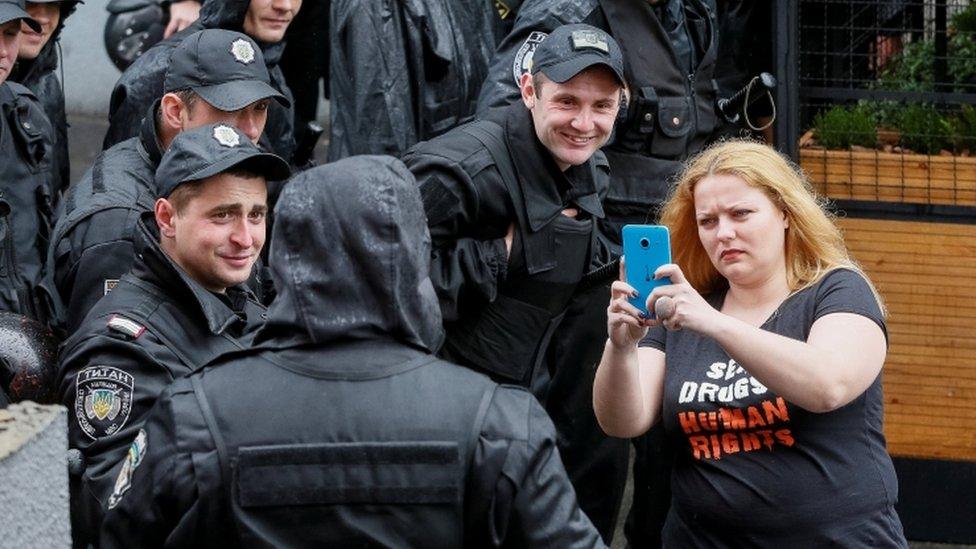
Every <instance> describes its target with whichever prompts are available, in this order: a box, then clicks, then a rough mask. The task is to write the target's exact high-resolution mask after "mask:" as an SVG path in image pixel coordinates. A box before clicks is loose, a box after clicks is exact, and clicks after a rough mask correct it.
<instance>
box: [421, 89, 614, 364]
mask: <svg viewBox="0 0 976 549" xmlns="http://www.w3.org/2000/svg"><path fill="white" fill-rule="evenodd" d="M489 118H490V119H491V120H493V121H497V122H498V124H492V123H487V124H486V121H484V120H481V121H478V122H475V123H473V125H476V126H479V127H481V128H483V129H485V130H487V131H488V132H489V133H492V134H493V137H492V138H493V139H497V142H499V143H501V146H502V147H503V149H504V150H503V151H500V152H501V153H503V154H505V155H507V156H508V157H509V158H510V161H509V162H508V164H509V165H510V166H511V167H513V168H514V171H513V172H510V174H509V176H506V174H505V172H506V169H505V168H504V166H500V165H499V163H498V162H497V161H496V160H495V158H494V157H493V156H492V154H491V151H490V150H489V148H488V147H486V145H485V142H484V141H482V140H481V139H485V137H482V138H480V139H479V137H477V136H479V135H482V134H481V133H477V134H476V133H471V131H470V128H471V126H462V127H460V128H457V129H454V130H452V131H451V132H449V133H447V134H445V135H443V136H441V137H438V138H435V139H433V140H431V141H428V142H424V143H420V144H418V145H417V146H416V147H414V148H413V149H411V150H410V151H408V153H407V154H406V155H404V162H405V163H406V164H407V166H409V167H410V170H411V171H412V172H413V173H414V175H415V176H416V178H417V183H418V185H419V186H420V192H421V195H422V196H423V200H424V208H425V210H426V212H427V218H428V224H429V226H430V233H431V239H432V240H433V246H434V251H433V256H432V263H431V280H432V281H433V283H434V287H435V288H436V289H437V294H438V297H439V298H440V304H441V312H442V314H443V316H444V321H445V324H446V325H447V326H448V341H449V345H452V344H454V343H455V340H456V339H457V338H458V337H459V336H460V333H461V332H462V331H464V332H466V333H471V334H474V333H475V332H477V333H481V334H482V336H484V337H487V338H494V339H499V340H501V339H506V338H504V337H503V336H502V335H501V333H502V332H506V333H507V332H512V335H513V336H515V335H516V333H518V332H521V333H520V334H519V335H524V336H525V338H527V339H531V340H532V341H525V342H524V343H525V344H526V345H524V346H522V345H520V347H525V348H526V353H527V354H526V360H529V361H531V360H532V358H533V357H532V356H528V355H529V354H532V352H533V351H535V350H536V349H535V347H534V346H535V345H536V344H537V343H538V341H537V340H538V339H539V337H540V334H536V333H531V334H530V333H528V332H532V330H531V328H530V327H529V326H528V325H527V323H535V322H536V320H539V321H540V324H541V323H543V322H548V320H549V319H550V316H551V315H549V314H542V315H540V318H539V319H535V318H530V317H532V316H533V314H532V313H531V312H530V311H528V310H523V313H524V315H521V314H520V316H519V317H518V318H516V317H513V316H512V312H511V311H509V312H506V313H504V315H503V316H505V317H506V318H499V319H495V320H496V321H497V325H496V323H495V322H492V326H493V327H489V326H481V328H473V329H471V330H468V329H467V328H464V329H463V330H462V329H461V328H460V327H459V326H460V325H459V324H458V323H464V324H465V325H467V324H468V323H467V321H468V320H470V319H473V318H475V317H478V316H482V315H483V313H484V312H485V306H486V305H487V304H489V303H493V302H496V301H498V300H499V296H500V295H501V294H502V293H505V292H504V291H503V290H504V285H505V282H506V281H512V279H514V277H515V273H510V272H509V271H510V270H512V271H515V270H517V271H518V272H519V273H520V274H522V275H526V276H527V277H528V278H531V277H540V276H542V277H544V276H545V273H551V272H552V271H554V270H556V269H557V264H559V262H560V259H561V256H562V255H563V254H564V253H565V252H566V251H567V250H565V249H560V248H559V246H557V236H556V235H557V224H558V222H559V221H562V220H561V219H560V216H561V212H562V210H563V209H564V208H568V207H576V208H577V209H579V210H580V212H581V215H580V218H584V217H589V218H595V219H599V218H602V217H603V215H604V214H603V208H602V206H601V204H600V200H601V198H602V197H603V196H605V195H606V192H607V188H608V179H609V169H608V167H607V162H606V158H605V157H604V156H603V154H602V153H601V152H597V153H595V154H594V155H593V157H592V158H591V159H590V160H589V161H588V162H587V163H585V164H583V165H580V166H574V167H571V168H570V169H569V170H567V172H566V175H564V174H563V173H560V172H559V170H558V169H557V168H556V165H555V162H554V161H553V160H552V157H551V153H549V152H548V150H546V149H545V147H544V146H543V145H542V144H541V143H539V141H538V139H537V138H536V136H535V131H534V129H533V125H532V118H531V114H530V113H529V112H528V110H527V109H526V108H525V106H524V105H522V104H521V103H518V104H515V105H512V106H510V107H508V108H506V109H503V110H499V111H495V112H493V113H490V117H489ZM567 176H569V177H567ZM513 179H514V180H513ZM512 223H514V224H515V233H516V236H515V239H514V244H513V246H512V251H511V257H510V258H509V254H508V252H507V251H506V247H505V242H504V237H505V234H506V232H507V230H508V228H509V226H510V225H511V224H512ZM587 232H588V237H587V238H586V239H585V240H586V242H584V243H583V244H582V246H583V248H584V250H583V253H584V254H587V253H588V254H589V256H590V259H589V261H586V264H580V265H579V267H578V272H577V273H576V274H575V277H576V278H575V281H578V280H579V277H581V276H582V274H583V273H584V272H585V270H586V267H593V266H596V265H598V264H600V263H601V262H602V261H604V260H606V259H607V252H606V251H605V247H604V246H603V239H602V238H597V230H596V228H595V227H593V228H591V229H590V230H588V231H587ZM573 276H574V275H570V278H572V277H573ZM523 278H525V277H523ZM575 281H572V280H570V281H569V282H575ZM563 282H565V281H563ZM516 285H519V284H516ZM521 286H523V287H524V286H525V284H521ZM511 290H512V293H521V291H520V288H515V287H513V288H511ZM540 295H541V294H540ZM522 297H523V298H524V297H526V296H522ZM520 301H525V299H520ZM542 308H547V307H545V306H543V307H542ZM536 309H537V308H536ZM550 312H553V313H557V312H558V311H550ZM515 314H519V313H515ZM543 316H544V317H545V318H542V317H543ZM520 320H523V321H525V322H524V323H522V322H520ZM486 330H487V331H491V332H492V333H484V332H485V331H486ZM526 331H528V332H526ZM484 337H482V338H481V340H484ZM493 346H494V347H496V348H497V349H498V350H499V352H500V353H501V354H506V353H507V356H508V357H510V358H509V360H510V361H511V362H518V361H515V360H514V359H513V358H511V357H512V356H513V355H512V353H513V352H514V349H513V346H514V343H513V341H512V339H511V338H509V339H508V340H507V341H503V342H500V343H499V344H498V345H493ZM528 347H533V348H532V349H528ZM503 349H507V351H502V350H503ZM462 354H465V355H466V356H465V357H464V362H466V363H467V362H468V361H470V362H471V363H472V364H470V365H473V366H477V367H479V368H481V369H484V370H488V371H491V372H496V373H503V372H502V371H501V370H504V369H505V368H504V366H506V364H503V363H505V362H506V361H500V363H499V362H497V361H495V360H494V359H493V358H490V356H489V355H495V354H496V353H493V352H488V351H487V350H486V351H485V352H484V353H475V352H473V351H472V350H471V349H470V348H469V349H468V352H467V353H462ZM476 355H477V356H476ZM452 357H454V359H455V360H462V357H458V356H455V355H452ZM496 366H497V367H496ZM531 367H532V366H530V365H528V364H523V365H521V366H520V367H519V368H517V369H516V370H515V371H509V372H507V373H505V375H504V376H503V378H504V379H508V380H510V381H517V382H523V381H525V379H524V377H523V376H524V374H526V368H531Z"/></svg>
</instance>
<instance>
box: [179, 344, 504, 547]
mask: <svg viewBox="0 0 976 549" xmlns="http://www.w3.org/2000/svg"><path fill="white" fill-rule="evenodd" d="M353 345H355V346H358V348H354V349H353V350H351V351H341V352H343V353H346V352H348V354H345V358H344V359H343V361H344V362H346V363H358V364H357V365H358V366H360V367H358V368H354V367H348V368H347V369H344V370H343V371H342V372H335V371H331V372H330V371H324V370H326V369H327V368H328V365H329V360H330V357H334V356H336V355H335V353H334V352H333V351H331V350H330V351H324V350H323V351H316V350H314V349H307V350H300V351H299V350H293V351H263V352H258V353H250V354H249V355H242V356H246V358H241V359H240V360H239V361H234V362H233V363H228V364H225V365H222V366H218V367H216V368H214V369H212V370H208V371H207V372H206V373H205V374H204V375H203V376H202V378H203V379H202V380H201V376H199V375H197V376H193V377H191V380H192V382H193V388H194V392H195V393H196V396H197V400H198V402H200V405H201V409H202V411H203V418H202V419H203V420H204V421H205V422H206V426H203V429H201V430H197V429H195V428H190V429H188V430H187V431H188V432H189V431H192V432H193V433H195V434H197V435H199V436H200V437H202V438H201V439H200V440H199V441H189V442H188V446H189V447H190V448H193V447H194V446H198V445H199V447H201V448H208V447H210V446H211V444H215V445H216V447H217V454H218V457H219V460H220V471H221V473H220V474H221V477H222V481H223V488H222V489H223V490H224V491H223V492H222V496H220V497H222V498H224V501H225V502H226V501H230V502H231V509H230V510H229V514H230V515H232V518H231V520H232V521H233V522H234V523H235V524H236V526H237V531H238V532H239V534H240V536H241V539H240V542H241V543H242V544H243V545H244V546H264V545H269V546H279V547H298V546H307V545H309V544H310V543H311V544H321V545H322V546H335V545H340V546H343V547H347V546H348V547H352V546H356V547H365V546H376V545H378V544H381V545H385V546H390V547H462V546H464V544H465V541H464V496H465V483H466V479H467V478H468V477H469V475H470V474H472V472H471V470H470V464H471V463H472V459H473V452H474V449H475V447H476V445H477V442H478V439H479V436H480V432H481V428H482V425H481V424H482V423H483V422H484V417H485V414H486V412H487V409H488V406H489V404H490V402H491V397H492V395H493V394H494V390H495V387H496V385H494V384H493V383H491V382H490V381H488V379H487V378H484V377H481V376H476V375H474V374H472V373H471V372H469V371H467V370H465V369H464V368H460V367H458V366H456V365H453V364H450V363H446V362H443V361H441V360H439V359H437V358H435V357H433V356H431V355H427V354H424V353H420V352H414V351H408V353H409V356H410V357H411V358H410V359H408V360H407V361H406V362H402V363H397V362H396V361H393V362H392V363H389V364H383V362H384V361H383V357H384V356H385V355H386V353H387V351H385V350H382V349H377V348H375V347H371V346H368V345H364V344H361V343H360V344H353ZM316 361H318V363H321V364H322V365H323V366H322V367H321V368H319V367H317V366H316ZM377 363H379V365H377ZM241 376H243V377H241ZM240 379H246V380H247V383H241V382H240ZM186 421H193V422H194V423H199V422H200V419H195V420H194V419H193V418H189V419H187V420H186ZM216 425H219V426H221V428H220V429H219V430H217V429H214V426H216ZM211 436H213V443H211V442H210V437H211ZM203 480H204V481H205V482H210V481H216V480H219V479H210V480H207V479H203ZM201 490H202V491H204V490H206V487H201ZM380 542H382V543H380Z"/></svg>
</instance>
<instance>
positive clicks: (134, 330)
mask: <svg viewBox="0 0 976 549" xmlns="http://www.w3.org/2000/svg"><path fill="white" fill-rule="evenodd" d="M108 327H109V328H110V329H112V330H115V331H116V332H121V333H123V334H125V335H127V336H129V337H131V338H132V339H138V338H139V336H141V335H142V334H143V333H145V331H146V327H145V326H143V325H141V324H138V323H136V322H134V321H132V320H129V319H128V318H125V317H124V316H119V315H112V318H110V319H108Z"/></svg>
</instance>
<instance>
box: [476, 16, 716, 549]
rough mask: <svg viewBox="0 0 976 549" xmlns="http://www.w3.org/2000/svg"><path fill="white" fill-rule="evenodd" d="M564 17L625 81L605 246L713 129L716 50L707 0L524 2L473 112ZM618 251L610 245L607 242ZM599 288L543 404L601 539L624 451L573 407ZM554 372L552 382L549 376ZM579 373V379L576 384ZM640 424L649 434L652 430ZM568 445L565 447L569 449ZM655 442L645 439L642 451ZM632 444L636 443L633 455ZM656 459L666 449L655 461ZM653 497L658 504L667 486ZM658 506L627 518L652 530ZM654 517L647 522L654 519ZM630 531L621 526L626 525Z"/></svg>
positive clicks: (597, 336)
mask: <svg viewBox="0 0 976 549" xmlns="http://www.w3.org/2000/svg"><path fill="white" fill-rule="evenodd" d="M567 23H588V24H591V25H593V26H596V27H599V28H601V29H603V30H605V31H606V32H607V33H609V34H610V35H611V36H613V37H614V38H615V39H616V40H617V41H618V42H619V43H620V48H621V50H622V51H623V56H624V66H625V75H626V77H627V82H628V84H629V85H630V94H629V99H628V102H627V108H626V109H625V110H624V112H623V113H622V115H621V121H620V123H619V124H618V125H617V130H616V133H615V135H614V138H613V140H612V141H611V142H610V143H608V145H607V146H606V147H605V148H604V149H603V150H604V152H605V153H606V155H607V160H608V161H609V164H610V169H611V172H612V177H611V179H610V190H609V191H608V193H607V196H606V198H605V199H604V202H603V205H604V208H605V209H606V218H605V220H604V225H605V227H604V233H605V234H606V236H607V238H609V239H610V240H611V241H612V242H614V244H615V245H619V242H620V229H621V228H622V227H623V225H625V224H627V223H651V222H653V221H654V219H655V216H656V213H655V212H656V208H657V206H658V205H659V204H660V202H661V201H662V200H663V199H664V198H665V197H666V196H667V192H668V189H669V179H670V178H671V177H672V176H674V175H675V174H676V173H677V172H678V170H679V169H680V166H681V162H682V161H683V160H685V159H686V158H688V157H689V156H691V155H693V154H694V153H696V152H698V151H699V150H701V149H702V148H704V146H705V145H706V144H708V143H709V142H710V140H712V139H713V138H714V136H715V135H716V131H717V130H718V127H719V120H718V117H717V116H716V111H715V104H716V99H717V97H716V95H717V89H716V88H717V85H716V83H715V80H714V79H715V76H716V71H717V70H721V69H722V68H721V67H718V66H717V64H716V58H717V54H718V40H717V32H716V29H717V25H716V15H715V0H526V1H525V2H523V4H522V6H521V7H520V8H519V13H518V17H517V19H516V21H515V26H514V29H513V30H512V32H511V33H510V34H509V36H508V37H507V38H506V39H505V40H504V41H503V42H502V44H501V45H500V46H499V48H498V51H497V52H496V54H495V59H494V61H493V62H492V68H491V73H490V75H489V77H488V79H487V80H486V82H485V84H484V86H483V87H482V90H481V96H480V98H479V100H478V111H479V112H485V111H486V110H488V109H492V108H495V107H500V106H504V105H507V104H510V103H512V102H515V101H517V100H518V91H517V88H518V86H517V82H518V80H519V79H520V77H521V74H522V73H523V72H524V71H525V70H527V67H528V66H529V65H530V64H531V60H532V57H533V52H536V51H537V48H538V47H539V44H540V42H542V40H543V39H544V38H545V36H546V34H547V33H550V32H552V31H553V29H555V28H557V27H558V26H559V25H564V24H567ZM616 251H617V252H618V253H619V248H616ZM608 295H609V288H608V287H606V288H604V287H600V291H595V292H591V293H589V294H588V295H587V296H585V297H581V299H579V300H578V301H577V302H576V303H574V304H573V306H572V307H571V309H570V311H568V313H567V319H566V323H565V327H566V329H565V330H563V331H562V332H561V333H560V334H559V335H558V337H557V338H556V341H554V343H553V354H554V361H555V362H556V363H557V364H558V365H559V367H560V374H562V375H561V376H560V375H557V376H556V378H554V379H553V385H552V391H553V399H551V400H550V403H549V405H548V406H547V409H548V411H549V413H550V415H551V417H552V418H553V421H554V422H555V423H556V427H557V429H559V431H560V440H563V441H565V442H566V446H564V447H561V448H560V450H561V451H562V453H563V459H564V460H565V461H566V468H567V470H568V471H569V473H570V477H571V478H573V480H574V485H575V486H576V488H577V492H578V493H579V494H580V502H581V505H582V506H583V508H584V510H586V511H587V513H589V514H590V517H591V518H592V519H593V521H594V523H596V524H597V527H598V528H600V531H601V533H603V535H604V539H607V540H609V539H610V537H609V536H610V535H611V534H612V532H613V525H614V521H615V520H616V516H617V510H618V508H619V499H620V496H621V495H622V490H623V481H624V480H625V479H626V472H625V471H624V470H623V469H625V468H626V467H627V459H628V458H627V449H626V448H625V447H624V446H623V444H622V443H620V442H619V441H616V440H612V439H608V438H607V437H605V435H603V433H602V432H601V431H600V430H599V428H598V426H597V424H596V422H595V419H594V418H593V416H592V413H591V412H590V411H587V412H586V414H587V415H586V416H585V421H582V422H581V420H580V419H578V418H579V417H580V414H581V412H580V410H582V409H583V408H584V407H585V408H590V406H591V402H590V399H591V396H590V390H589V384H590V383H591V382H592V379H593V371H594V369H595V364H597V363H598V362H599V360H600V356H601V354H602V352H603V344H602V342H603V341H604V340H605V334H602V333H601V332H600V330H601V329H602V328H603V326H605V325H606V302H607V300H608ZM560 377H561V379H559V378H560ZM581 380H585V383H584V382H581ZM660 433H661V430H660V429H655V430H652V431H651V434H650V435H649V436H650V437H655V436H656V437H658V438H660V439H661V440H663V439H664V437H663V436H660ZM569 448H575V449H576V450H569ZM662 448H663V446H662V445H661V444H658V443H657V442H655V443H653V444H651V448H650V450H649V451H650V452H660V451H662V450H661V449H662ZM643 454H644V450H643V449H640V450H639V458H638V459H639V461H642V460H643V458H642V457H640V456H641V455H643ZM660 461H661V463H668V462H669V461H670V460H669V458H668V457H667V456H665V457H662V458H661V459H660ZM649 471H654V472H657V471H660V468H659V467H657V466H653V467H638V468H637V469H635V474H636V475H637V480H636V485H637V490H636V494H637V497H638V498H639V501H638V503H637V504H636V505H635V508H636V509H637V510H638V511H640V512H642V513H643V510H644V508H645V506H644V504H643V502H644V501H645V500H646V499H647V498H646V497H645V496H646V494H647V492H646V490H644V489H643V488H642V487H643V486H647V485H649V484H654V486H655V489H658V487H659V486H661V485H662V484H666V483H667V482H668V474H667V472H663V473H660V474H657V473H655V474H656V476H655V477H654V478H646V477H645V476H644V474H645V473H646V472H649ZM656 497H657V501H658V502H661V505H663V506H664V507H665V509H666V507H667V505H668V502H669V501H670V494H669V493H668V492H667V490H663V491H661V492H659V496H656ZM663 520H664V513H657V516H656V517H654V518H646V517H644V516H642V517H640V518H639V519H638V521H637V522H638V523H639V525H635V526H637V527H638V529H643V527H644V526H645V525H646V526H647V528H646V530H644V531H646V532H650V535H651V536H652V537H653V536H654V535H656V533H655V532H654V530H655V529H657V530H658V531H659V530H660V528H659V526H660V525H662V524H663ZM655 524H656V525H657V526H655ZM632 530H633V529H632ZM630 539H631V542H632V543H634V544H635V545H636V546H640V547H644V546H649V545H650V544H659V543H660V540H659V539H658V540H651V539H647V536H643V535H635V536H631V538H630Z"/></svg>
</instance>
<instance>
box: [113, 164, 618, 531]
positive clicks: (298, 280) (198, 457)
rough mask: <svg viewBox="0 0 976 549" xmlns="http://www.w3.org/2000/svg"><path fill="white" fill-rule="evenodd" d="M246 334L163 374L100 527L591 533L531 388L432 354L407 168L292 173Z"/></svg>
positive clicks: (424, 240)
mask: <svg viewBox="0 0 976 549" xmlns="http://www.w3.org/2000/svg"><path fill="white" fill-rule="evenodd" d="M275 219H276V222H275V227H274V236H273V245H272V247H271V255H272V261H271V265H272V268H273V269H274V273H275V279H276V280H278V281H280V286H279V289H280V293H279V295H278V298H277V299H276V300H275V301H274V303H273V304H272V305H271V308H270V309H269V310H268V322H267V324H266V325H265V326H264V328H262V329H261V331H260V332H258V335H257V336H256V338H255V342H254V346H253V347H252V348H251V349H249V350H247V351H243V352H241V353H233V354H231V355H225V356H224V357H221V358H219V359H217V360H216V361H215V362H213V363H212V364H211V365H209V366H208V367H207V368H204V369H202V370H198V371H196V372H194V373H193V374H191V375H190V376H188V377H185V378H182V379H179V380H177V381H175V382H174V383H173V384H172V385H170V386H169V388H167V389H166V390H165V391H164V392H163V394H162V396H161V397H160V399H159V401H158V402H157V404H156V407H155V408H154V409H153V410H152V412H151V413H150V415H149V418H148V420H147V422H146V425H145V428H144V430H143V431H141V432H140V434H139V435H138V436H137V437H136V439H135V441H134V442H133V445H132V450H130V452H129V454H128V456H127V458H126V460H125V463H124V464H123V466H122V469H121V471H120V473H119V478H118V481H117V483H116V490H115V493H114V494H113V496H112V498H111V500H110V502H109V507H110V509H109V511H108V513H107V515H106V519H105V526H104V528H103V530H102V545H103V547H144V546H158V545H166V546H171V547H190V546H221V547H225V546H230V547H237V546H249V547H257V546H261V547H380V546H382V547H445V548H446V547H451V548H453V547H498V546H504V547H560V548H577V547H580V548H582V547H587V548H588V547H602V546H603V545H602V543H601V542H600V539H599V535H598V534H597V533H596V530H595V529H594V528H593V526H592V524H591V523H590V521H589V520H588V519H587V518H586V516H585V515H583V514H582V513H581V512H580V510H579V507H578V506H577V505H576V501H575V497H574V495H573V490H572V487H571V486H570V484H569V482H568V480H567V479H566V475H565V472H564V471H563V468H562V465H561V463H560V461H559V455H558V452H557V451H556V449H555V440H554V432H553V428H552V424H551V423H550V421H549V420H548V418H547V417H546V414H545V412H544V411H543V410H542V408H541V407H540V406H539V404H538V403H537V402H536V401H535V399H534V398H533V397H532V395H531V394H529V393H528V392H527V391H524V390H522V389H519V388H516V387H511V386H499V385H497V384H495V383H492V382H491V381H490V380H489V379H488V378H487V377H485V376H483V375H479V374H477V373H475V372H472V371H470V370H467V369H465V368H459V367H457V366H456V365H454V364H451V363H449V362H445V361H443V360H439V359H437V358H436V357H434V356H433V354H432V350H433V349H434V348H435V347H436V346H437V343H438V342H439V340H440V339H441V337H442V328H441V323H440V315H439V314H438V304H437V297H436V295H435V294H434V290H433V288H432V287H431V283H430V279H429V278H428V268H429V260H430V237H429V236H428V232H427V228H426V227H425V226H424V215H423V205H422V204H421V201H420V197H419V196H418V192H417V187H416V185H415V183H414V180H413V177H412V176H411V175H410V172H409V171H407V169H406V168H405V167H404V166H403V164H401V163H400V162H399V161H397V160H395V159H392V158H389V157H363V156H360V157H354V158H350V159H346V160H342V161H339V162H336V163H333V164H329V165H326V166H321V167H318V168H313V169H311V170H309V171H306V172H303V173H302V174H299V175H297V176H296V177H295V178H294V179H292V180H291V181H290V182H289V184H288V185H287V186H286V187H285V189H284V191H283V193H282V196H281V199H280V200H279V202H278V205H277V207H276V217H275Z"/></svg>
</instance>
